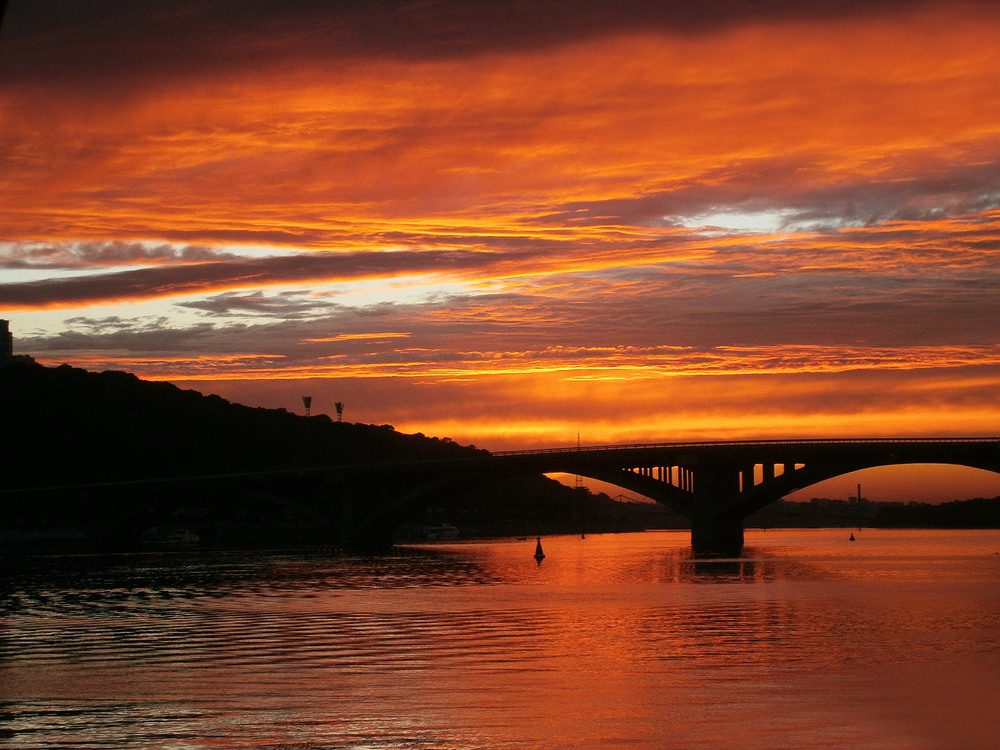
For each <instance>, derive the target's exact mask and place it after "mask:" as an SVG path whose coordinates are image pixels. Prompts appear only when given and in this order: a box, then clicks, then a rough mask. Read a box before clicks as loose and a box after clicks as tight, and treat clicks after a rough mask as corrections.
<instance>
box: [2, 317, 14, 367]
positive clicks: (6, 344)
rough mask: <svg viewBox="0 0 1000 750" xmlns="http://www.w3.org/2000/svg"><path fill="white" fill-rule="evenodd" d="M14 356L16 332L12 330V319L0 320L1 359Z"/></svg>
mask: <svg viewBox="0 0 1000 750" xmlns="http://www.w3.org/2000/svg"><path fill="white" fill-rule="evenodd" d="M13 356H14V334H12V333H11V332H10V321H7V320H0V359H10V358H11V357H13Z"/></svg>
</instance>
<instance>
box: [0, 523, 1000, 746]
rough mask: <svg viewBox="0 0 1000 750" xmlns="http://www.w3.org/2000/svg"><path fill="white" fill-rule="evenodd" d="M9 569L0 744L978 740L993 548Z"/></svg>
mask: <svg viewBox="0 0 1000 750" xmlns="http://www.w3.org/2000/svg"><path fill="white" fill-rule="evenodd" d="M848 533H849V532H848V531H846V530H819V531H817V530H811V531H774V530H771V531H767V532H759V531H758V532H755V531H750V532H748V533H747V549H746V552H745V555H744V557H743V558H742V559H740V560H733V561H707V560H699V561H696V560H692V559H690V558H689V555H688V543H689V542H688V535H687V534H686V533H679V532H662V533H661V532H656V533H645V534H621V535H597V536H588V537H587V538H586V539H581V538H579V537H549V538H543V540H542V543H543V544H544V546H545V552H546V553H547V557H546V559H545V560H544V561H543V562H542V563H541V564H540V565H538V564H536V563H535V561H534V560H533V559H532V554H533V552H534V544H535V542H534V539H529V540H526V541H525V540H522V541H516V540H506V541H497V542H467V543H450V544H436V545H433V546H431V545H427V546H424V547H415V548H408V549H404V550H401V551H400V552H399V554H397V555H394V556H392V557H390V558H385V559H372V558H358V557H341V556H335V555H321V554H304V553H292V554H281V553H261V554H248V553H200V554H179V553H177V554H158V555H157V554H142V555H122V556H113V557H70V556H65V557H36V558H26V557H22V558H8V559H6V560H5V561H3V565H4V567H5V571H4V572H5V580H4V583H3V584H2V587H3V588H2V598H0V628H2V629H0V747H5V748H79V749H80V750H84V749H85V748H149V749H156V748H163V749H166V748H170V749H172V750H177V749H182V748H250V749H251V750H264V749H265V748H266V749H267V750H278V749H281V750H307V749H315V748H357V749H361V748H365V749H366V750H376V749H378V750H381V749H386V750H388V749H395V748H450V749H452V750H456V749H460V748H602V749H603V748H610V747H634V748H717V747H739V748H741V749H742V750H747V749H750V748H767V749H768V750H771V749H773V748H845V747H849V748H892V749H900V748H955V749H956V750H958V749H962V750H965V749H969V750H972V749H975V748H983V749H984V750H985V749H986V748H989V749H990V750H993V748H996V747H1000V711H998V709H997V706H1000V532H996V531H987V532H971V531H960V532H945V531H875V530H867V529H866V530H863V531H860V532H858V531H855V535H856V536H857V537H858V539H857V541H855V542H849V541H848V540H847V535H848Z"/></svg>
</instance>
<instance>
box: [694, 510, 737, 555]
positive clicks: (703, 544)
mask: <svg viewBox="0 0 1000 750" xmlns="http://www.w3.org/2000/svg"><path fill="white" fill-rule="evenodd" d="M691 550H692V551H693V552H694V554H695V555H697V556H702V555H704V556H708V557H739V556H740V555H741V554H742V552H743V519H742V518H740V517H739V516H728V515H727V516H711V517H702V518H692V519H691Z"/></svg>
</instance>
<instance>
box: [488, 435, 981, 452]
mask: <svg viewBox="0 0 1000 750" xmlns="http://www.w3.org/2000/svg"><path fill="white" fill-rule="evenodd" d="M930 443H949V444H950V443H954V444H963V443H1000V437H928V438H817V439H809V440H699V441H686V442H673V443H622V444H617V445H582V446H572V447H564V448H529V449H527V450H516V451H491V453H492V455H494V456H534V455H542V454H546V453H583V452H586V451H628V450H649V449H660V448H707V447H715V446H720V447H724V446H734V447H752V446H766V445H779V446H781V445H796V446H808V445H858V444H877V445H915V444H916V445H920V444H930Z"/></svg>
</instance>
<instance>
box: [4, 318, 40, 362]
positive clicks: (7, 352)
mask: <svg viewBox="0 0 1000 750" xmlns="http://www.w3.org/2000/svg"><path fill="white" fill-rule="evenodd" d="M17 361H22V362H34V360H33V359H32V358H31V357H29V356H27V355H26V354H18V355H15V354H14V334H12V333H11V332H10V321H7V320H0V367H3V366H4V365H9V364H10V363H11V362H17Z"/></svg>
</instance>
